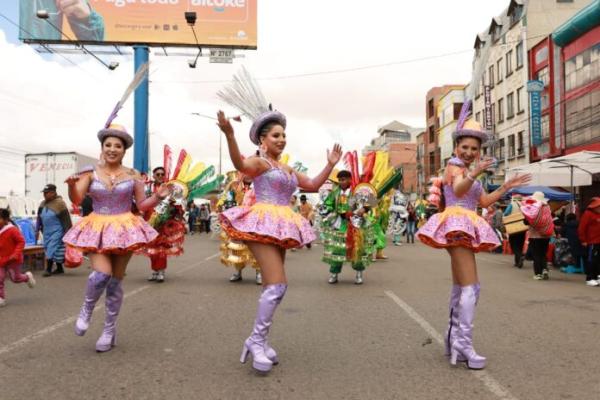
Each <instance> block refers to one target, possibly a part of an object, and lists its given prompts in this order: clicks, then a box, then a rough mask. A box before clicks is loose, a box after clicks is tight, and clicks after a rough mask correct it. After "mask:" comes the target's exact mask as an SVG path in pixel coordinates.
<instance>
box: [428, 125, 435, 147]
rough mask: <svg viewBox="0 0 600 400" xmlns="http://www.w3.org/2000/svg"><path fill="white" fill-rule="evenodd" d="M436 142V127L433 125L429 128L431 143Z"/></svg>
mask: <svg viewBox="0 0 600 400" xmlns="http://www.w3.org/2000/svg"><path fill="white" fill-rule="evenodd" d="M434 142H435V127H434V126H433V125H431V126H430V127H429V143H434Z"/></svg>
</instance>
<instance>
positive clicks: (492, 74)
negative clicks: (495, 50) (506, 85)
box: [488, 64, 494, 88]
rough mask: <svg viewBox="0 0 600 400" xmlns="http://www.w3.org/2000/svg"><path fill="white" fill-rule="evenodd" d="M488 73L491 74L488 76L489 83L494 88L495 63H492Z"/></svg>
mask: <svg viewBox="0 0 600 400" xmlns="http://www.w3.org/2000/svg"><path fill="white" fill-rule="evenodd" d="M488 74H489V76H488V78H489V80H488V82H489V85H490V87H491V88H493V87H494V65H493V64H492V65H490V68H489V69H488Z"/></svg>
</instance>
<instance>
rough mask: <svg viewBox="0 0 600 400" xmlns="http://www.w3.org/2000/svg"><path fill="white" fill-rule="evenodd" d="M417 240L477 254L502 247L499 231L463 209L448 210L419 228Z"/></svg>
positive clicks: (452, 208) (429, 244)
mask: <svg viewBox="0 0 600 400" xmlns="http://www.w3.org/2000/svg"><path fill="white" fill-rule="evenodd" d="M417 237H418V238H419V240H421V242H423V243H425V244H426V245H428V246H431V247H434V248H438V249H439V248H446V247H456V246H460V247H466V248H468V249H471V250H472V251H474V252H475V253H477V252H480V251H489V250H493V249H495V248H496V247H498V246H500V241H499V240H498V236H497V235H496V232H494V230H493V229H492V227H491V226H490V225H489V224H488V223H487V221H486V220H484V219H483V218H481V217H480V216H479V215H477V213H475V212H474V211H471V210H468V209H466V208H463V207H447V208H446V209H445V210H444V211H443V212H441V213H437V214H434V215H432V216H431V217H430V218H429V220H428V221H427V223H426V224H425V225H423V226H422V227H421V229H419V231H418V232H417Z"/></svg>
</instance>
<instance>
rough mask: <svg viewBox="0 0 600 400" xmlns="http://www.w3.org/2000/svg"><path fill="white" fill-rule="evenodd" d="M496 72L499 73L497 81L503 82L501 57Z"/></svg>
mask: <svg viewBox="0 0 600 400" xmlns="http://www.w3.org/2000/svg"><path fill="white" fill-rule="evenodd" d="M496 73H497V74H498V81H497V83H500V82H502V78H503V77H504V76H503V75H502V59H499V60H498V62H497V63H496Z"/></svg>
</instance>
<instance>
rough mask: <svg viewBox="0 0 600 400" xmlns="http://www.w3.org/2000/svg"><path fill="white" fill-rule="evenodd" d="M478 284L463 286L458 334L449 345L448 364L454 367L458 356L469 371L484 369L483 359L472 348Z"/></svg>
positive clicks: (459, 306)
mask: <svg viewBox="0 0 600 400" xmlns="http://www.w3.org/2000/svg"><path fill="white" fill-rule="evenodd" d="M479 289H480V285H479V284H474V285H469V286H463V287H462V288H461V293H460V300H459V302H458V332H457V335H456V338H455V340H454V341H453V342H452V344H451V350H450V363H451V364H452V365H456V362H457V361H458V357H459V356H463V357H464V358H465V359H466V361H467V366H468V367H469V368H470V369H483V368H485V361H486V359H485V357H483V356H480V355H479V354H477V353H476V352H475V349H474V348H473V319H474V317H475V307H476V305H477V298H478V296H479Z"/></svg>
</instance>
